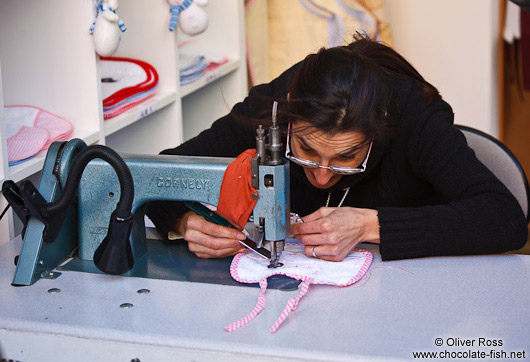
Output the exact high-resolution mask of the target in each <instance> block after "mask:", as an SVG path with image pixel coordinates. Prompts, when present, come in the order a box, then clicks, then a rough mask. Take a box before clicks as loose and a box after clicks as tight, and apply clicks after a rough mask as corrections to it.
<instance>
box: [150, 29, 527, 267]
mask: <svg viewBox="0 0 530 362" xmlns="http://www.w3.org/2000/svg"><path fill="white" fill-rule="evenodd" d="M273 100H277V101H279V102H280V108H279V115H280V117H279V122H280V123H281V126H282V128H283V129H284V130H285V134H286V138H285V143H286V145H287V146H288V150H287V153H286V156H287V158H288V159H289V160H290V162H291V176H290V177H291V211H293V212H296V213H298V214H300V215H305V216H304V217H303V221H304V223H303V224H297V225H295V226H293V227H292V228H291V233H292V234H293V235H294V237H296V238H297V239H298V240H300V241H301V242H302V243H303V244H305V245H306V248H305V253H306V255H308V256H313V257H318V258H321V259H325V260H333V261H341V260H343V259H344V258H345V257H346V255H347V254H348V253H349V252H350V251H352V250H353V249H354V248H355V247H356V246H357V245H358V244H359V243H360V242H373V243H379V244H380V252H381V257H382V259H383V260H392V259H401V258H414V257H423V256H434V255H462V254H479V253H498V252H503V251H507V250H514V249H518V248H520V247H522V246H523V245H524V243H525V241H526V238H527V232H528V231H527V226H526V220H525V217H524V214H523V212H522V210H521V208H520V206H519V204H518V203H517V201H516V199H515V198H514V197H513V196H512V195H511V193H510V192H509V191H508V190H507V189H506V187H505V186H504V185H503V184H502V183H501V182H500V181H499V180H498V179H497V178H496V177H495V176H493V175H492V173H491V172H490V171H489V170H488V169H487V168H486V167H485V166H483V165H482V164H481V163H480V162H479V161H478V160H477V159H476V157H475V155H474V153H473V151H472V150H471V149H470V148H469V147H468V146H467V144H466V141H465V138H464V136H463V135H462V134H461V132H460V131H459V130H457V129H456V128H455V127H454V126H453V112H452V110H451V107H450V106H449V105H448V104H447V103H446V102H444V101H443V100H442V99H441V97H440V95H439V94H438V91H437V90H436V88H434V87H433V86H432V85H431V84H429V83H428V82H426V81H425V80H424V79H423V77H422V76H421V75H420V74H419V73H418V72H417V71H416V70H415V69H414V68H413V67H412V66H411V65H410V64H409V63H408V62H407V61H406V60H405V59H404V58H402V57H401V56H400V55H399V54H398V53H396V52H395V51H394V50H392V49H391V48H389V47H387V46H385V45H382V44H380V43H377V42H374V41H372V40H370V39H368V38H367V37H364V36H361V35H357V36H355V39H354V42H353V43H351V44H349V45H348V46H342V47H336V48H330V49H321V50H320V51H319V52H318V53H316V54H311V55H309V56H307V57H306V58H305V59H304V60H303V61H302V62H300V63H298V64H296V65H294V66H293V67H292V68H290V69H289V70H287V71H286V72H284V73H283V74H282V75H280V76H279V77H278V78H277V79H275V80H273V81H272V82H271V83H269V84H264V85H259V86H256V87H254V88H252V89H251V90H250V94H249V96H248V97H247V98H246V99H245V100H244V101H243V102H242V103H239V104H237V105H236V106H235V107H234V109H233V110H232V112H231V114H229V115H227V116H225V117H223V118H221V119H219V120H218V121H216V122H215V123H214V124H213V125H212V127H211V128H210V129H208V130H206V131H203V132H202V133H201V134H200V135H199V136H197V137H195V138H193V139H191V140H189V141H187V142H185V143H184V144H182V145H180V146H179V147H177V148H175V149H170V150H166V151H164V152H163V153H165V154H181V155H201V156H231V157H235V156H237V155H238V154H240V153H241V152H243V151H244V150H246V149H249V148H254V147H255V128H256V123H255V122H254V121H252V120H255V119H260V118H261V119H265V118H267V117H269V118H270V114H271V105H272V101H273ZM241 120H244V121H245V122H246V125H247V127H244V126H242V122H241ZM261 123H263V121H262V122H261ZM148 214H149V216H150V217H151V219H152V220H153V221H154V223H155V225H157V227H158V228H159V230H160V231H161V233H162V234H163V235H168V231H170V230H171V229H173V230H174V231H176V232H178V233H179V234H181V235H184V239H185V240H187V242H188V246H189V249H190V250H191V251H192V252H194V253H195V254H196V255H198V256H199V257H204V258H208V257H225V256H230V255H234V254H236V253H237V252H239V251H241V250H242V248H241V245H240V244H239V243H238V241H237V239H240V240H242V239H245V236H244V235H243V233H241V232H239V231H237V230H233V229H228V228H225V227H222V226H219V225H214V224H211V223H209V222H207V221H206V220H205V219H203V218H202V217H200V216H198V215H195V214H193V213H192V212H189V211H188V212H186V210H185V209H184V208H183V206H182V205H181V204H179V203H152V204H151V205H150V207H149V212H148ZM169 234H171V233H169Z"/></svg>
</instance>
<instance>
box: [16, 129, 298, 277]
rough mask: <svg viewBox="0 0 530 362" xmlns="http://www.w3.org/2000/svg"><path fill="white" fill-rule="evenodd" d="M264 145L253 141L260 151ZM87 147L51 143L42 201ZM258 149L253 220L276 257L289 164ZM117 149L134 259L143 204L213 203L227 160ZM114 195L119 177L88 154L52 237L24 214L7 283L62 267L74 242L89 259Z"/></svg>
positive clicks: (142, 240) (284, 226)
mask: <svg viewBox="0 0 530 362" xmlns="http://www.w3.org/2000/svg"><path fill="white" fill-rule="evenodd" d="M260 129H261V128H260ZM262 141H263V139H262ZM262 143H263V142H262ZM262 146H263V144H262V145H261V146H260V145H259V144H258V148H261V152H263V147H262ZM86 147H87V146H86V144H84V142H83V141H81V140H72V141H69V142H68V143H66V144H61V143H54V144H53V145H52V146H51V147H50V149H49V151H48V154H47V156H46V160H45V163H44V168H43V170H42V174H41V179H40V182H39V185H38V191H39V192H40V193H41V195H42V196H43V198H44V199H46V201H47V202H51V201H53V200H57V198H59V196H60V195H61V192H62V190H63V187H64V184H65V181H66V178H67V176H68V172H69V170H70V168H71V167H72V162H73V159H74V158H75V156H76V155H77V154H78V153H79V152H80V151H81V150H83V149H84V148H86ZM259 152H260V150H259V149H258V157H257V160H253V162H254V163H253V171H252V174H253V175H252V176H253V177H252V180H253V181H252V182H253V186H254V187H255V188H256V189H257V190H258V201H257V203H256V206H255V208H254V210H253V215H252V218H251V220H252V222H253V223H254V224H255V227H256V230H261V232H262V234H263V238H264V240H265V241H268V242H269V247H270V248H271V252H272V250H274V252H272V254H273V258H275V262H277V261H278V260H279V257H280V255H281V251H282V250H283V244H284V241H285V238H287V236H288V235H289V214H290V208H289V197H290V195H289V164H288V162H279V163H278V162H274V163H273V164H272V165H271V164H270V163H268V162H260V160H259V157H260V156H259ZM121 156H122V158H123V160H124V161H125V163H126V165H127V167H128V168H129V170H130V172H131V175H132V178H133V182H134V201H133V204H132V215H133V220H134V222H133V226H132V232H131V234H130V243H131V247H132V253H133V256H134V259H135V260H136V259H138V258H140V257H142V256H143V255H144V254H145V253H146V252H147V251H148V248H147V242H146V233H145V223H144V216H145V211H146V207H147V203H148V202H149V201H154V200H167V201H197V202H201V203H205V204H210V205H214V206H215V205H217V202H218V201H219V196H220V189H221V183H222V180H223V175H224V171H225V169H226V167H227V166H228V165H229V164H230V162H232V161H233V159H232V158H214V157H193V156H169V155H157V156H151V155H121ZM261 157H262V158H263V154H262V155H261ZM262 161H263V159H262ZM256 170H257V172H256ZM119 198H120V184H119V180H118V177H117V175H116V172H115V171H114V169H113V168H112V167H111V166H110V165H109V164H108V163H107V162H105V161H103V160H101V159H94V160H92V161H90V162H89V163H88V164H87V165H86V167H85V169H84V171H83V173H82V177H81V180H80V183H79V188H78V197H77V202H74V203H72V205H70V206H69V208H68V210H67V214H68V216H67V217H66V220H65V222H64V223H63V225H62V227H61V229H60V231H59V233H58V236H57V238H56V239H55V240H54V241H52V242H49V241H48V240H46V238H45V234H46V231H45V224H44V223H43V222H42V221H40V220H38V219H37V218H35V217H30V218H29V221H28V224H27V227H26V231H25V235H24V238H23V245H22V248H21V252H20V256H19V258H18V262H17V268H16V271H15V276H14V279H13V284H14V285H31V284H33V283H34V282H36V281H37V280H38V279H40V278H56V277H57V276H58V275H59V274H60V273H59V272H56V271H53V270H54V269H55V268H57V266H58V265H60V264H61V263H63V262H64V261H65V260H66V259H68V258H69V257H71V255H72V254H73V252H74V251H75V249H76V248H77V254H78V258H79V259H80V260H84V261H91V260H93V258H94V252H95V251H96V249H97V248H98V246H99V245H100V244H101V243H102V240H103V239H104V238H105V236H106V235H107V232H108V227H109V217H110V215H111V213H112V212H113V210H114V208H115V207H116V203H117V202H118V199H119ZM271 260H272V259H271ZM133 271H134V267H133ZM146 276H147V277H149V276H148V275H146Z"/></svg>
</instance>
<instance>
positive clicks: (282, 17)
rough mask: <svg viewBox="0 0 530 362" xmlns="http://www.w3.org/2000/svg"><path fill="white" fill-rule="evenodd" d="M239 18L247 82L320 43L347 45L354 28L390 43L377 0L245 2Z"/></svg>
mask: <svg viewBox="0 0 530 362" xmlns="http://www.w3.org/2000/svg"><path fill="white" fill-rule="evenodd" d="M245 22H246V23H245V24H246V25H245V27H246V41H247V61H248V67H249V80H250V82H251V85H256V84H260V83H265V82H269V81H270V80H272V79H274V78H275V77H277V76H278V75H279V74H281V73H282V72H283V71H284V70H286V69H288V68H289V67H290V66H291V65H293V64H295V63H297V62H298V61H300V60H302V59H303V58H304V57H305V56H306V55H308V54H310V53H313V52H316V51H318V49H320V48H321V47H329V46H335V45H341V44H348V43H350V42H351V41H352V39H353V34H354V33H355V32H356V31H364V32H366V33H368V34H369V35H370V36H371V37H373V38H375V39H379V40H381V41H383V42H384V43H385V44H387V45H390V46H391V45H392V35H391V30H390V25H389V23H388V22H387V21H386V20H385V13H384V6H383V1H382V0H334V1H333V0H247V1H246V2H245Z"/></svg>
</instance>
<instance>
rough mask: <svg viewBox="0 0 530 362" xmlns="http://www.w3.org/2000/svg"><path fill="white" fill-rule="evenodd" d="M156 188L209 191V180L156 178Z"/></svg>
mask: <svg viewBox="0 0 530 362" xmlns="http://www.w3.org/2000/svg"><path fill="white" fill-rule="evenodd" d="M155 182H156V186H157V187H161V188H175V189H197V190H202V189H204V190H208V189H209V182H210V180H208V179H200V178H188V177H182V178H180V177H156V179H155Z"/></svg>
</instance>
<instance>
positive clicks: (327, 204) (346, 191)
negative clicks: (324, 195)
mask: <svg viewBox="0 0 530 362" xmlns="http://www.w3.org/2000/svg"><path fill="white" fill-rule="evenodd" d="M348 192H350V188H349V187H347V188H345V189H344V196H342V200H340V202H339V205H338V206H337V207H341V206H342V203H343V202H344V200H345V199H346V196H348ZM329 199H331V191H330V192H329V194H328V200H327V201H326V207H328V206H329Z"/></svg>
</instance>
